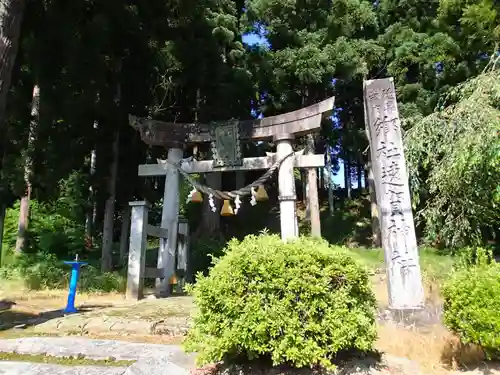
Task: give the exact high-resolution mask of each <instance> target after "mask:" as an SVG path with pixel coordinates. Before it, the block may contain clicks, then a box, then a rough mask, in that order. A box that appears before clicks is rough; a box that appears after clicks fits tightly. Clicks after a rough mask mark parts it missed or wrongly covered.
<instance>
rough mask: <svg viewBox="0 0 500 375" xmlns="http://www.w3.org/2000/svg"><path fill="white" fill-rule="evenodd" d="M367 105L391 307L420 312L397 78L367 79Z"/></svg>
mask: <svg viewBox="0 0 500 375" xmlns="http://www.w3.org/2000/svg"><path fill="white" fill-rule="evenodd" d="M364 103H365V114H366V121H367V123H368V124H367V125H368V126H367V128H368V134H369V142H370V150H371V151H370V152H371V160H372V168H373V174H374V182H375V192H376V196H377V203H378V212H379V216H380V227H381V234H382V247H383V249H384V254H385V263H386V267H387V280H388V292H389V308H390V309H392V310H414V309H420V308H422V307H423V305H424V290H423V286H422V276H421V272H420V264H419V256H418V248H417V240H416V236H415V226H414V223H413V213H412V209H411V199H410V189H409V184H408V175H407V171H406V163H405V158H404V152H403V140H402V134H401V122H400V119H399V112H398V107H397V103H396V92H395V89H394V82H393V79H392V78H384V79H376V80H371V81H365V82H364Z"/></svg>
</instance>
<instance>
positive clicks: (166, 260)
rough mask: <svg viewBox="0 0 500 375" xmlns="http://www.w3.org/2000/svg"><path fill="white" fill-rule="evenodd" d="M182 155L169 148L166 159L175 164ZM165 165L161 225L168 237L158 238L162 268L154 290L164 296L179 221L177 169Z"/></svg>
mask: <svg viewBox="0 0 500 375" xmlns="http://www.w3.org/2000/svg"><path fill="white" fill-rule="evenodd" d="M182 156H183V151H182V149H180V148H170V149H169V150H168V158H167V160H168V161H169V162H171V163H174V164H177V163H179V161H180V160H181V159H182ZM167 166H168V169H167V173H166V175H165V193H164V195H163V209H162V213H161V227H162V228H164V229H167V231H168V238H166V239H165V238H162V239H160V250H159V252H158V268H159V269H162V270H163V279H157V280H156V292H157V294H158V295H160V296H166V295H168V294H169V292H170V290H169V286H168V282H169V280H170V277H171V276H172V275H173V274H174V272H175V251H176V248H177V228H178V221H179V178H180V176H179V171H178V170H177V169H175V168H174V167H172V166H170V165H168V164H167Z"/></svg>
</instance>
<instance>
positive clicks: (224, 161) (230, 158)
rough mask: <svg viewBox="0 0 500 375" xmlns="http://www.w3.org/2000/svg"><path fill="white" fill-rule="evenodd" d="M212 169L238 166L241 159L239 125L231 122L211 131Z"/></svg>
mask: <svg viewBox="0 0 500 375" xmlns="http://www.w3.org/2000/svg"><path fill="white" fill-rule="evenodd" d="M211 137H212V144H211V146H212V155H213V159H214V167H225V166H239V165H241V164H242V162H243V160H242V158H241V146H240V134H239V123H238V121H236V120H231V121H228V122H225V123H222V124H217V125H214V126H213V127H212V129H211Z"/></svg>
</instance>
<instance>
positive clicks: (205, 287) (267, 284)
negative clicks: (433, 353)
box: [186, 235, 376, 367]
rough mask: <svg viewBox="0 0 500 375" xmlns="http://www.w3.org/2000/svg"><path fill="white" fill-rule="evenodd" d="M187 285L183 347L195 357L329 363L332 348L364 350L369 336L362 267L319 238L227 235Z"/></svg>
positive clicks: (369, 305) (368, 298)
mask: <svg viewBox="0 0 500 375" xmlns="http://www.w3.org/2000/svg"><path fill="white" fill-rule="evenodd" d="M189 290H190V292H191V293H192V294H193V295H194V296H195V299H196V304H197V306H198V309H199V311H198V313H197V315H196V316H195V318H194V327H193V328H192V330H190V332H189V334H188V337H187V340H186V347H187V349H188V350H194V351H197V352H198V353H199V361H200V362H201V363H211V362H217V361H220V360H222V359H228V358H229V359H234V358H237V357H240V358H241V357H243V358H246V359H249V360H252V359H256V358H270V359H272V362H273V364H274V365H279V364H292V365H294V366H296V367H305V366H314V365H322V366H326V367H330V366H332V360H333V359H334V357H335V355H337V354H338V353H341V352H343V351H348V350H359V351H369V350H371V349H372V346H373V343H374V340H375V338H376V332H375V325H374V322H375V320H374V312H375V299H374V295H373V293H372V291H371V289H370V286H369V283H368V275H367V273H366V272H365V271H364V269H363V268H362V267H361V266H359V265H358V264H357V263H356V262H355V261H353V260H352V259H351V258H350V257H349V255H348V254H347V253H346V252H345V251H343V250H342V249H339V248H332V247H330V246H329V245H328V244H327V243H326V242H324V241H322V240H314V239H310V238H306V237H302V238H300V239H297V240H295V241H293V242H287V243H283V241H281V239H280V238H279V237H278V236H276V235H260V236H247V237H246V238H245V239H244V240H243V241H241V242H239V241H237V240H232V241H230V242H229V243H228V245H227V247H226V249H225V252H224V255H223V256H222V257H221V258H218V259H216V260H215V261H214V266H213V268H212V269H211V270H210V273H209V275H208V276H203V275H201V274H200V275H198V277H197V282H196V285H194V286H191V287H190V288H189Z"/></svg>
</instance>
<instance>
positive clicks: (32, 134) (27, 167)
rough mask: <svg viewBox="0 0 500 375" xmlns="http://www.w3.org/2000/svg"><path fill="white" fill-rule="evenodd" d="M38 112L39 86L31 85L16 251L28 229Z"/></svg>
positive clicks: (22, 242)
mask: <svg viewBox="0 0 500 375" xmlns="http://www.w3.org/2000/svg"><path fill="white" fill-rule="evenodd" d="M39 113H40V87H39V86H38V85H35V86H34V87H33V98H32V101H31V120H30V127H29V132H28V145H27V148H26V154H25V158H24V184H25V191H24V195H23V196H22V197H21V207H20V209H19V225H18V229H17V240H16V253H20V252H22V251H23V249H24V247H25V245H26V232H27V230H28V220H29V213H30V199H31V189H32V185H31V180H32V178H31V177H32V174H33V151H34V147H35V142H36V138H37V130H38V121H39Z"/></svg>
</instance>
